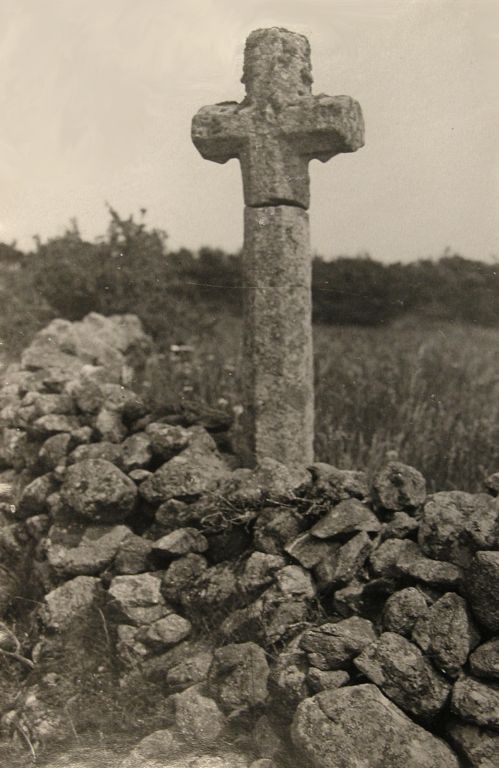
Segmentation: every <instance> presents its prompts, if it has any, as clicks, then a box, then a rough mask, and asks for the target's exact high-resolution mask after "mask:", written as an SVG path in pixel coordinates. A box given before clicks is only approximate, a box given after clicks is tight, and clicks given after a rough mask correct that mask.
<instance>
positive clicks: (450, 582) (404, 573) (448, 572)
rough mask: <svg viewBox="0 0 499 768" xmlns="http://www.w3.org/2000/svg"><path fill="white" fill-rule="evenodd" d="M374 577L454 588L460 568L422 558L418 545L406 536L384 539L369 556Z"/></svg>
mask: <svg viewBox="0 0 499 768" xmlns="http://www.w3.org/2000/svg"><path fill="white" fill-rule="evenodd" d="M370 564H371V568H372V570H373V573H374V575H375V576H380V577H383V578H386V577H388V578H390V577H395V578H397V577H398V578H401V577H405V578H406V579H407V578H410V579H413V580H414V581H419V582H421V583H423V584H427V585H429V586H435V587H457V586H458V585H459V584H460V582H461V580H462V572H461V570H460V569H459V568H458V567H457V566H456V565H453V564H452V563H444V562H441V561H439V560H432V559H431V558H429V557H425V555H423V553H422V552H421V550H420V549H419V547H418V545H417V544H416V543H415V542H414V541H411V540H409V539H387V540H386V541H384V542H383V543H382V544H381V545H380V546H379V547H378V548H377V549H375V550H374V552H373V553H372V555H371V557H370Z"/></svg>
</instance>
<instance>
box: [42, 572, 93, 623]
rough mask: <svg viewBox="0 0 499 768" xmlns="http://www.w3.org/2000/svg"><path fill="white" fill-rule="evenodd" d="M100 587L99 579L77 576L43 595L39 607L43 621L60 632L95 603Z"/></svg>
mask: <svg viewBox="0 0 499 768" xmlns="http://www.w3.org/2000/svg"><path fill="white" fill-rule="evenodd" d="M101 593H102V587H101V584H100V580H99V579H95V578H93V577H92V576H77V577H76V578H75V579H71V581H67V582H66V583H65V584H62V586H60V587H57V588H56V589H54V590H52V592H49V593H48V594H47V595H45V598H44V605H43V606H42V608H41V618H42V620H43V623H44V624H45V625H46V626H47V627H49V628H50V629H54V630H56V631H58V632H62V631H64V630H66V629H68V628H69V627H70V626H71V625H72V623H73V622H74V621H75V620H76V619H79V618H82V616H84V615H85V614H86V613H87V612H88V610H89V609H91V608H92V607H94V606H96V605H97V602H98V600H99V599H100V597H101Z"/></svg>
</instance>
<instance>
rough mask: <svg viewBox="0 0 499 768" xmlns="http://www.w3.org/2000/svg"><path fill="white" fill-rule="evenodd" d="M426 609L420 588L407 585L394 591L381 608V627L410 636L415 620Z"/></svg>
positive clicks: (421, 615)
mask: <svg viewBox="0 0 499 768" xmlns="http://www.w3.org/2000/svg"><path fill="white" fill-rule="evenodd" d="M427 611H428V605H427V602H426V599H425V597H424V595H423V593H422V592H421V590H419V589H417V588H416V587H407V589H402V590H400V592H395V594H393V595H391V596H390V597H389V598H388V600H387V601H386V603H385V607H384V609H383V616H382V621H383V627H384V629H385V630H387V631H388V632H397V633H398V634H399V635H404V636H406V637H407V636H410V634H411V632H412V630H413V628H414V625H415V624H416V622H417V620H418V619H420V618H421V617H423V616H425V615H426V613H427Z"/></svg>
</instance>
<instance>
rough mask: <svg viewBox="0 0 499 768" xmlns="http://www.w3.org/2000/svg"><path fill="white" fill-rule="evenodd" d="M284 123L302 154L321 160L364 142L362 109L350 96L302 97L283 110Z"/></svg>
mask: <svg viewBox="0 0 499 768" xmlns="http://www.w3.org/2000/svg"><path fill="white" fill-rule="evenodd" d="M281 127H282V130H283V132H284V134H285V135H286V136H287V137H288V139H289V140H290V141H292V142H293V144H294V146H295V148H296V150H297V151H298V153H299V154H300V155H303V156H307V157H309V158H310V159H312V158H317V159H318V160H321V161H322V162H326V160H329V159H330V158H331V157H334V155H337V154H339V153H340V152H355V151H356V150H357V149H360V147H362V146H363V145H364V119H363V117H362V110H361V108H360V105H359V104H358V102H356V101H355V100H354V99H352V98H350V96H326V95H324V94H320V95H319V96H306V97H304V98H301V99H299V100H298V101H297V102H296V103H295V104H289V105H288V106H287V107H286V108H285V109H284V110H283V113H282V115H281Z"/></svg>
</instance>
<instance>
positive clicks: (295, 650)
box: [269, 636, 310, 721]
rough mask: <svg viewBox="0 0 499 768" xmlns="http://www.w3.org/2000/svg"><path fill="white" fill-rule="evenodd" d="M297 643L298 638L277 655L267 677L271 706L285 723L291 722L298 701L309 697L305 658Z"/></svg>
mask: <svg viewBox="0 0 499 768" xmlns="http://www.w3.org/2000/svg"><path fill="white" fill-rule="evenodd" d="M298 643H299V636H298V637H297V638H294V639H293V640H292V641H291V642H290V643H289V644H288V645H287V646H285V648H284V650H283V651H281V653H279V655H278V656H277V659H275V660H274V663H273V664H272V667H271V672H270V677H269V691H270V693H271V696H272V706H273V707H274V708H275V710H276V713H277V714H278V715H279V716H280V717H282V718H284V719H285V720H286V721H291V720H292V717H293V715H294V712H295V709H296V707H297V705H298V704H299V703H300V701H303V699H306V698H307V696H310V691H309V689H308V685H307V671H308V664H307V658H306V655H305V653H304V651H302V650H300V648H299V647H298Z"/></svg>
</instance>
